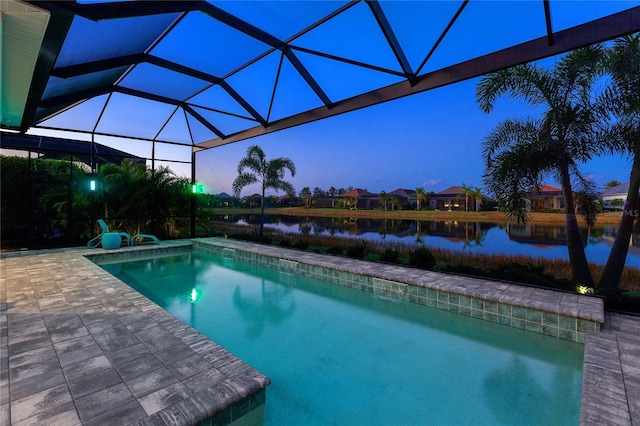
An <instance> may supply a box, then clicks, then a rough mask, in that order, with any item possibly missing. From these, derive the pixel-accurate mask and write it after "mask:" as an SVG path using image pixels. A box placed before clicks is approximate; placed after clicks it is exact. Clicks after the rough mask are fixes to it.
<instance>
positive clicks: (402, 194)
mask: <svg viewBox="0 0 640 426" xmlns="http://www.w3.org/2000/svg"><path fill="white" fill-rule="evenodd" d="M388 195H393V196H394V197H396V198H397V199H398V201H399V202H400V205H401V206H402V205H409V206H412V207H413V206H414V205H415V204H416V191H414V190H413V189H402V188H398V189H396V190H395V191H391V192H389V194H388Z"/></svg>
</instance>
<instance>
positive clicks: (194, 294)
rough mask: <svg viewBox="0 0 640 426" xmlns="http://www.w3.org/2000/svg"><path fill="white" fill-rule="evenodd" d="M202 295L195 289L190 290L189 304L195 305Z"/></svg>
mask: <svg viewBox="0 0 640 426" xmlns="http://www.w3.org/2000/svg"><path fill="white" fill-rule="evenodd" d="M201 295H202V292H201V291H200V290H198V289H197V288H195V287H194V288H192V289H191V294H190V296H189V298H190V300H191V303H196V302H198V300H200V296H201Z"/></svg>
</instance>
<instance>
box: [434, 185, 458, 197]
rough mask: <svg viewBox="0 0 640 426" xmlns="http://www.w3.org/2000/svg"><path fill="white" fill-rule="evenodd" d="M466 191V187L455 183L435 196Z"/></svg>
mask: <svg viewBox="0 0 640 426" xmlns="http://www.w3.org/2000/svg"><path fill="white" fill-rule="evenodd" d="M464 193H465V192H464V189H463V188H462V187H461V186H457V185H454V186H451V187H449V188H447V189H444V190H442V191H440V192H438V193H437V194H435V196H436V197H437V196H451V195H464Z"/></svg>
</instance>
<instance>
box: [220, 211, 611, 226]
mask: <svg viewBox="0 0 640 426" xmlns="http://www.w3.org/2000/svg"><path fill="white" fill-rule="evenodd" d="M211 210H212V213H217V214H260V209H259V208H255V209H245V208H216V209H211ZM265 214H272V215H285V216H316V217H317V216H321V217H353V218H370V219H385V218H386V219H408V220H457V221H461V222H492V223H507V222H509V220H508V219H507V217H506V216H505V214H504V213H502V212H498V211H490V212H465V211H434V210H420V211H416V210H396V211H390V210H388V211H384V210H347V209H329V208H317V209H316V208H311V209H307V208H304V207H275V208H266V209H265ZM621 217H622V213H618V212H615V213H600V214H599V215H598V219H597V221H596V225H618V224H619V223H620V219H621ZM564 219H565V218H564V213H538V212H531V213H530V218H529V220H528V221H527V223H532V224H547V225H559V226H562V225H564ZM578 222H579V223H581V224H584V221H583V220H582V218H581V217H580V216H578Z"/></svg>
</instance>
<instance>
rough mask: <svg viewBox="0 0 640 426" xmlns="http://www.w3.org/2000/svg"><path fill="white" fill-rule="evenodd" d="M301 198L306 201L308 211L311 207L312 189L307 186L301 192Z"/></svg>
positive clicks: (305, 205)
mask: <svg viewBox="0 0 640 426" xmlns="http://www.w3.org/2000/svg"><path fill="white" fill-rule="evenodd" d="M299 195H300V198H302V199H303V200H304V208H305V209H308V208H310V207H311V188H309V187H308V186H305V187H304V188H302V189H301V190H300V194H299Z"/></svg>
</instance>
